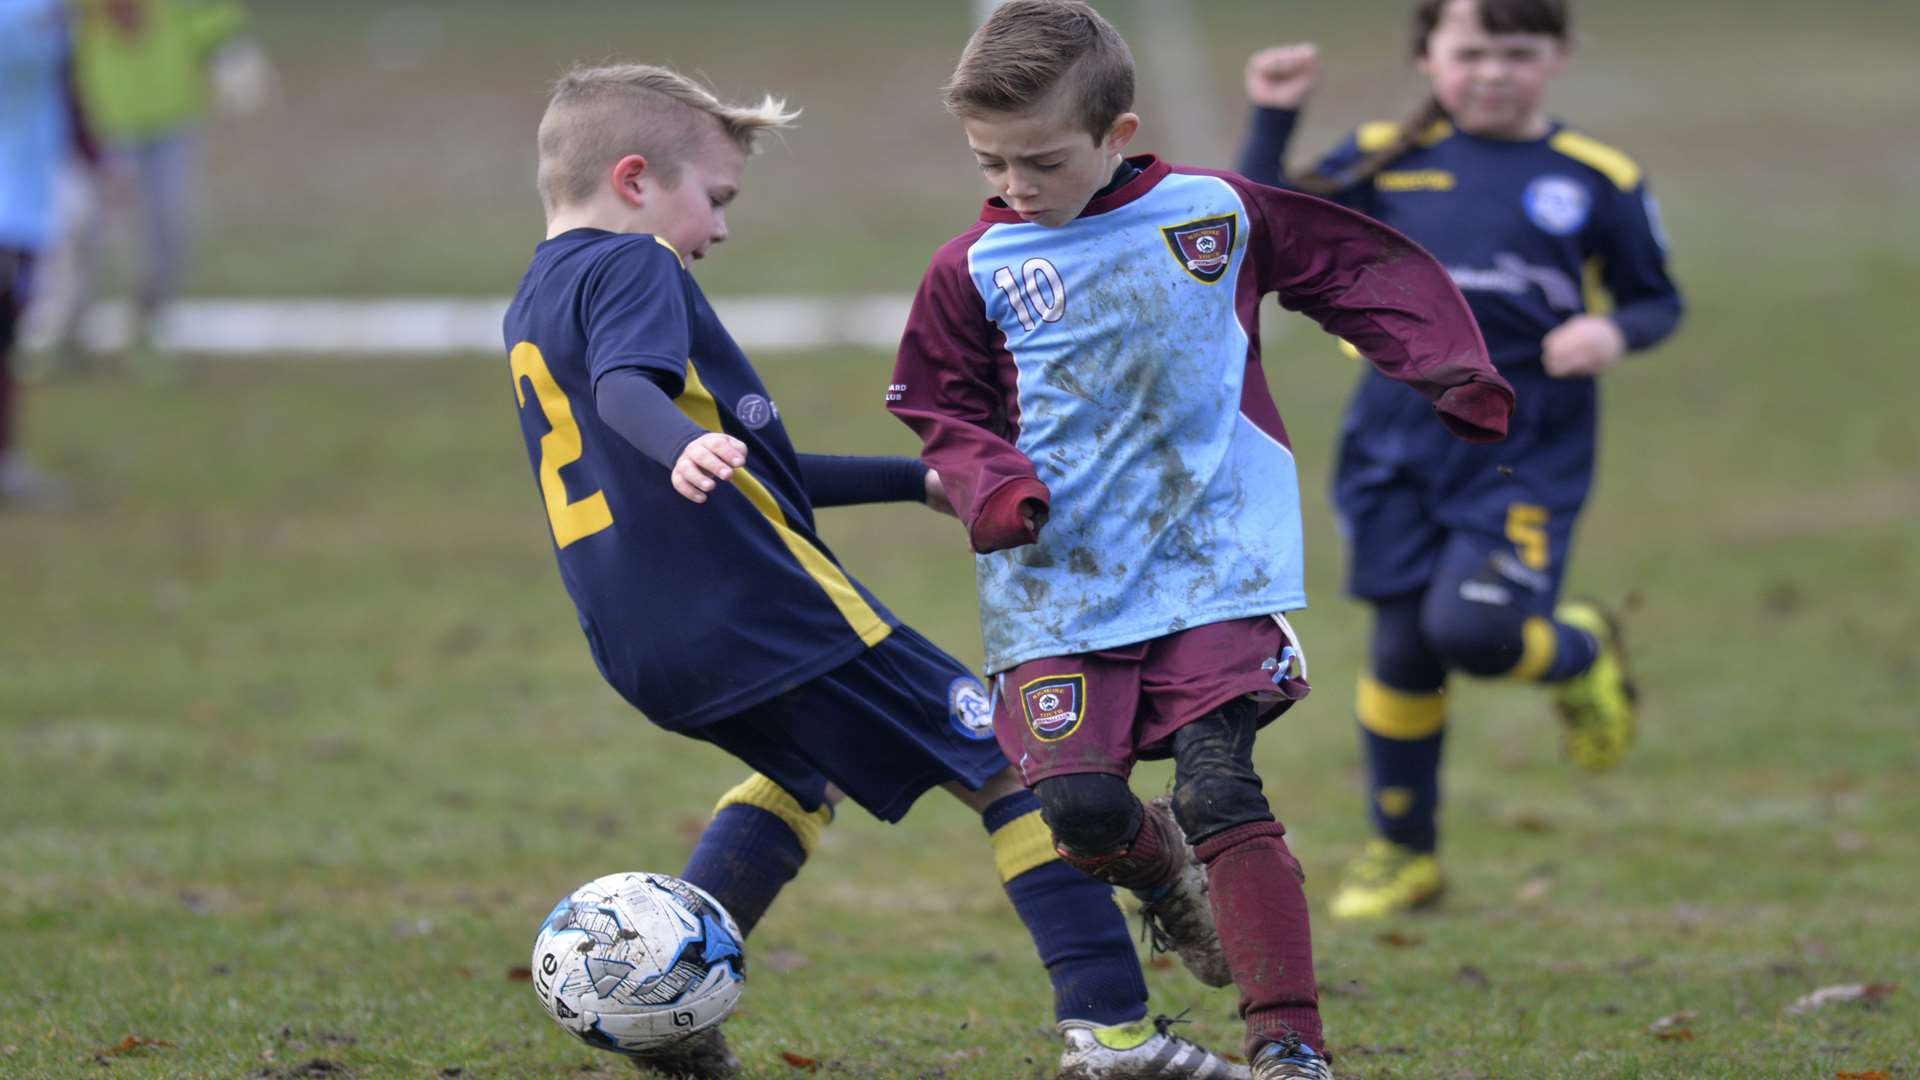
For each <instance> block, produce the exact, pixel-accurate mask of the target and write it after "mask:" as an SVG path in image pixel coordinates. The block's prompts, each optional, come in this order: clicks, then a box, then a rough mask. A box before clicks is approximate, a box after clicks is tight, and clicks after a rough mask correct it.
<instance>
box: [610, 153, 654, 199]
mask: <svg viewBox="0 0 1920 1080" xmlns="http://www.w3.org/2000/svg"><path fill="white" fill-rule="evenodd" d="M648 168H649V166H648V165H647V159H646V158H644V157H641V156H640V155H639V154H628V155H627V156H626V157H623V158H621V159H620V160H619V161H616V162H614V163H613V169H612V170H611V171H610V172H609V173H608V174H607V178H608V180H609V181H611V182H612V184H613V190H614V193H615V194H617V195H619V196H620V201H622V202H624V203H626V204H627V205H629V206H632V207H634V208H636V209H638V208H639V207H640V206H641V205H642V204H643V203H644V202H646V186H645V185H646V183H647V182H648V181H651V180H652V179H653V176H652V174H651V173H649V172H648Z"/></svg>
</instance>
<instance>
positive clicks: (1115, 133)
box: [1100, 113, 1140, 154]
mask: <svg viewBox="0 0 1920 1080" xmlns="http://www.w3.org/2000/svg"><path fill="white" fill-rule="evenodd" d="M1139 132H1140V117H1139V116H1137V115H1136V114H1134V113H1121V114H1120V115H1119V116H1118V117H1116V118H1115V119H1114V121H1113V127H1111V128H1109V129H1107V138H1106V141H1105V142H1103V143H1101V144H1100V149H1101V150H1103V151H1105V152H1106V153H1109V154H1117V153H1119V152H1120V151H1122V150H1125V149H1126V148H1127V144H1128V143H1130V142H1132V141H1133V137H1134V136H1135V135H1137V134H1139Z"/></svg>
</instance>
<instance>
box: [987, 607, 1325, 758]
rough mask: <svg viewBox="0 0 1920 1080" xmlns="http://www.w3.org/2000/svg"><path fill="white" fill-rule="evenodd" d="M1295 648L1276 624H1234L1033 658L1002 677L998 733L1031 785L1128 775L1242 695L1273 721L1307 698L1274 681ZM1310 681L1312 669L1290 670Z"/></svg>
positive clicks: (1303, 691)
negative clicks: (1079, 776) (1071, 776)
mask: <svg viewBox="0 0 1920 1080" xmlns="http://www.w3.org/2000/svg"><path fill="white" fill-rule="evenodd" d="M1293 644H1294V642H1291V641H1289V640H1287V635H1286V634H1285V633H1283V632H1282V631H1281V629H1280V626H1279V624H1278V623H1276V622H1275V621H1274V620H1273V619H1271V618H1248V619H1234V620H1232V621H1230V622H1222V623H1210V624H1208V625H1206V626H1196V627H1194V628H1193V629H1191V630H1182V631H1180V632H1179V633H1177V634H1169V635H1167V636H1166V637H1160V638H1154V639H1153V640H1151V641H1141V642H1136V643H1134V644H1132V645H1123V646H1120V647H1119V648H1115V649H1102V650H1100V651H1099V652H1091V653H1081V654H1079V655H1076V656H1061V657H1054V658H1051V659H1046V660H1030V661H1028V662H1027V663H1024V664H1020V665H1018V666H1017V667H1013V668H1011V669H1009V670H1007V671H1003V672H1001V673H1000V674H999V675H998V676H996V677H995V682H994V710H993V731H994V735H995V736H996V737H998V739H999V740H1000V749H1001V750H1003V751H1005V752H1006V755H1007V760H1009V761H1011V762H1013V763H1014V764H1015V765H1016V766H1018V767H1019V769H1020V773H1021V776H1022V777H1023V778H1024V779H1025V780H1026V782H1027V784H1028V785H1032V784H1035V783H1038V782H1039V781H1041V780H1044V779H1046V778H1047V777H1049V776H1060V775H1063V774H1067V773H1110V774H1112V775H1114V776H1123V777H1124V776H1127V775H1129V774H1131V773H1132V772H1133V763H1134V762H1135V761H1138V760H1141V759H1147V760H1152V759H1155V758H1164V757H1167V756H1169V754H1170V753H1171V744H1172V738H1171V737H1172V735H1173V733H1174V732H1176V731H1178V730H1180V729H1181V728H1182V727H1185V726H1186V725H1187V724H1189V723H1191V722H1193V721H1195V720H1198V719H1199V718H1200V717H1202V716H1205V715H1206V714H1207V713H1209V712H1211V711H1213V710H1214V709H1217V708H1219V707H1220V706H1222V705H1225V704H1226V703H1227V702H1229V701H1232V700H1234V699H1235V698H1240V697H1254V698H1255V699H1256V700H1258V701H1260V702H1261V703H1262V704H1263V705H1264V706H1265V709H1264V711H1263V714H1262V716H1261V718H1260V722H1261V723H1262V724H1265V723H1266V722H1267V721H1269V720H1272V719H1273V718H1274V717H1276V716H1278V715H1280V713H1281V712H1282V711H1284V710H1285V709H1286V708H1287V706H1289V705H1291V704H1293V703H1294V702H1295V701H1298V700H1299V699H1300V698H1303V697H1306V696H1307V690H1308V686H1307V682H1306V679H1305V678H1304V677H1289V678H1286V679H1284V680H1283V681H1281V682H1278V683H1276V681H1275V679H1274V674H1275V672H1276V670H1277V666H1276V663H1275V660H1276V658H1277V657H1278V656H1279V655H1280V653H1281V651H1282V650H1283V649H1285V648H1286V647H1287V646H1290V645H1293ZM1289 668H1290V671H1291V672H1294V673H1298V674H1299V675H1300V676H1304V674H1305V672H1304V665H1303V664H1302V665H1298V666H1296V665H1292V664H1290V665H1289Z"/></svg>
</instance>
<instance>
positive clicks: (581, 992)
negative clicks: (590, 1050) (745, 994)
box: [533, 873, 747, 1054]
mask: <svg viewBox="0 0 1920 1080" xmlns="http://www.w3.org/2000/svg"><path fill="white" fill-rule="evenodd" d="M746 970H747V969H746V956H745V954H744V953H743V952H742V949H741V941H740V927H739V926H738V925H736V924H735V923H734V921H733V916H731V915H729V914H727V911H726V909H725V908H723V907H721V906H720V902H719V901H718V900H715V899H714V898H713V897H712V896H709V895H708V894H707V893H706V892H704V891H702V890H701V889H700V888H698V887H696V886H694V885H691V884H689V883H687V882H685V881H682V880H680V879H679V878H676V877H669V876H668V875H666V874H641V873H629V874H609V875H608V876H606V877H603V878H596V879H594V880H593V881H589V882H587V883H586V884H585V885H582V886H580V887H579V888H578V889H575V890H574V891H573V893H572V894H571V895H569V896H568V897H567V898H566V899H564V900H562V901H560V903H559V904H557V905H555V906H554V909H553V912H552V913H551V914H549V915H548V916H547V921H546V922H543V923H541V924H540V935H539V937H537V938H535V939H534V943H533V988H534V990H535V992H537V993H538V994H539V995H540V1004H541V1005H543V1006H545V1007H546V1010H547V1015H549V1016H551V1017H553V1019H554V1021H555V1022H556V1023H558V1024H559V1025H560V1026H561V1027H563V1028H565V1029H566V1030H567V1031H569V1032H571V1033H572V1034H573V1035H574V1036H575V1037H576V1038H579V1039H581V1040H582V1041H584V1042H586V1043H587V1044H589V1045H591V1046H597V1047H599V1048H601V1049H603V1050H612V1051H613V1052H615V1053H619V1054H645V1053H649V1052H652V1051H656V1050H659V1049H661V1048H662V1047H665V1046H669V1045H671V1044H673V1043H676V1042H679V1041H680V1040H682V1039H684V1038H686V1037H687V1036H689V1035H692V1034H694V1033H696V1032H700V1031H705V1030H706V1029H708V1028H711V1027H713V1026H714V1025H716V1024H718V1023H720V1022H721V1021H722V1020H725V1019H726V1018H727V1016H728V1015H729V1014H730V1013H732V1012H733V1007H734V1004H735V1003H737V1002H738V1001H739V1000H740V991H741V990H742V989H743V988H744V986H745V984H746Z"/></svg>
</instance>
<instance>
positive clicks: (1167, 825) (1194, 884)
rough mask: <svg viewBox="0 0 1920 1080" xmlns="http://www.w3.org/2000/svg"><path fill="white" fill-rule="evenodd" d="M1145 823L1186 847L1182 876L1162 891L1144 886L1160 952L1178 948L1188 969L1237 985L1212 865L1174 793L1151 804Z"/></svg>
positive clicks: (1152, 938)
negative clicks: (1212, 892)
mask: <svg viewBox="0 0 1920 1080" xmlns="http://www.w3.org/2000/svg"><path fill="white" fill-rule="evenodd" d="M1147 818H1148V820H1147V821H1146V823H1145V824H1144V825H1143V826H1142V827H1143V828H1156V827H1157V828H1159V829H1160V830H1161V831H1162V833H1163V835H1165V836H1166V837H1167V842H1168V843H1169V844H1178V845H1179V846H1180V850H1181V851H1182V852H1184V853H1185V860H1184V862H1183V863H1182V865H1181V867H1180V876H1178V877H1176V878H1174V879H1173V882H1172V883H1171V884H1169V885H1166V886H1163V887H1162V892H1161V893H1160V895H1158V896H1152V897H1149V896H1146V895H1143V894H1142V893H1141V892H1140V891H1139V890H1135V891H1134V896H1136V897H1138V898H1139V899H1140V919H1141V921H1142V922H1144V923H1145V924H1146V930H1147V940H1148V943H1149V944H1150V945H1151V946H1152V948H1153V951H1154V952H1165V951H1167V950H1172V951H1173V952H1174V953H1175V954H1176V955H1178V956H1179V957H1180V962H1181V963H1182V964H1185V965H1186V968H1187V971H1188V973H1190V974H1191V975H1192V976H1193V977H1194V978H1196V979H1199V980H1200V981H1201V982H1202V983H1205V984H1206V985H1208V986H1232V985H1233V970H1232V969H1231V968H1229V967H1227V954H1226V953H1225V952H1224V951H1222V950H1221V948H1220V931H1219V929H1218V928H1216V927H1215V926H1214V924H1213V901H1212V900H1210V899H1208V896H1207V891H1208V890H1207V868H1206V867H1204V866H1202V865H1200V860H1198V859H1196V858H1194V856H1193V848H1192V847H1191V846H1189V845H1188V844H1187V839H1186V837H1185V836H1184V835H1182V834H1181V832H1180V825H1179V823H1178V822H1176V821H1175V820H1174V816H1173V796H1171V795H1162V796H1160V797H1159V798H1157V799H1155V800H1153V801H1152V802H1150V803H1148V804H1147Z"/></svg>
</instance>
